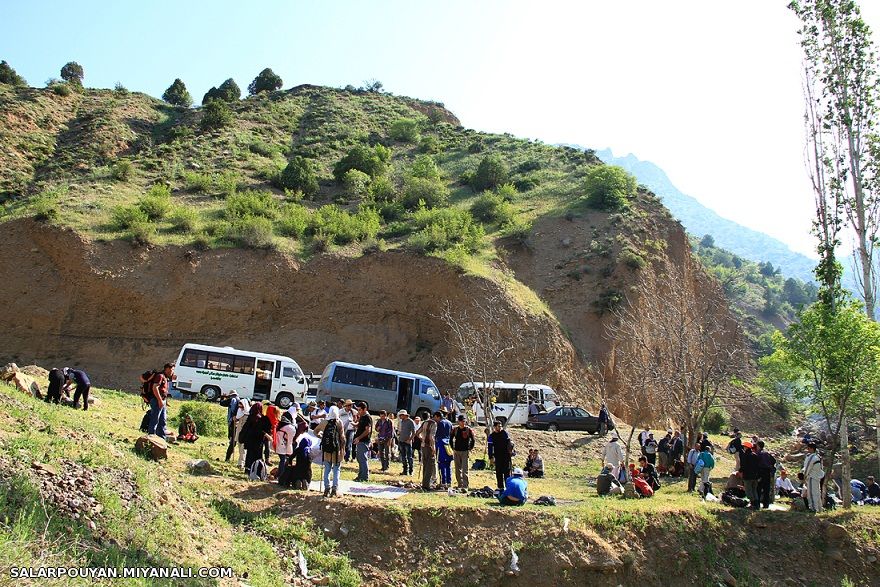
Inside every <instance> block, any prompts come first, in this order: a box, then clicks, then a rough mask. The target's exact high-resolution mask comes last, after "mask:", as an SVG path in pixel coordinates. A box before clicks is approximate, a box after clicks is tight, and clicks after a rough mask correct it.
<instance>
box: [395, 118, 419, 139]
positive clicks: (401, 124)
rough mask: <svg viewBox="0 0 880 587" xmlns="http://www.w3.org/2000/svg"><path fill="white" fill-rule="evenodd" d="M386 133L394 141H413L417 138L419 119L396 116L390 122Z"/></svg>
mask: <svg viewBox="0 0 880 587" xmlns="http://www.w3.org/2000/svg"><path fill="white" fill-rule="evenodd" d="M388 135H389V136H390V137H391V138H392V139H394V140H395V141H403V142H406V143H414V142H416V141H418V140H419V121H418V120H415V119H414V118H398V119H397V120H395V121H394V122H392V123H391V129H390V130H389V131H388Z"/></svg>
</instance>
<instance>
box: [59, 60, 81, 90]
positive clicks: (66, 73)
mask: <svg viewBox="0 0 880 587" xmlns="http://www.w3.org/2000/svg"><path fill="white" fill-rule="evenodd" d="M84 76H85V72H84V71H83V68H82V65H80V64H79V63H77V62H76V61H70V62H68V63H66V64H65V65H64V67H62V68H61V79H63V80H64V81H66V82H69V83H71V84H74V85H77V86H81V85H82V81H83V77H84Z"/></svg>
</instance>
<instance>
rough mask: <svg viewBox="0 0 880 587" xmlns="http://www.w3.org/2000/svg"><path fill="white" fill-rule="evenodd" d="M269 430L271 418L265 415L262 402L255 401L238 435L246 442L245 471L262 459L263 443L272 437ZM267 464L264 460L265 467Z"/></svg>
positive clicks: (242, 441)
mask: <svg viewBox="0 0 880 587" xmlns="http://www.w3.org/2000/svg"><path fill="white" fill-rule="evenodd" d="M269 431H270V429H269V418H267V417H266V416H264V415H263V405H262V404H261V403H260V402H254V404H253V405H252V406H251V410H250V413H249V414H248V417H247V420H245V423H244V426H242V429H241V433H239V435H238V439H239V441H240V442H241V443H242V444H244V451H245V459H244V470H245V471H251V468H252V467H253V465H254V463H255V462H257V461H261V460H262V459H261V458H260V457H262V456H263V443H264V442H265V441H266V440H270V439H271V438H272V436H271V435H270V434H269ZM265 465H266V463H265V461H263V466H264V467H265Z"/></svg>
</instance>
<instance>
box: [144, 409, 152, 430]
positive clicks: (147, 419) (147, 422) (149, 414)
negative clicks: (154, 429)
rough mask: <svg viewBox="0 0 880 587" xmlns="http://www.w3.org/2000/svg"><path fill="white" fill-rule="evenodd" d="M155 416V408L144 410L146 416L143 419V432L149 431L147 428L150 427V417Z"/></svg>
mask: <svg viewBox="0 0 880 587" xmlns="http://www.w3.org/2000/svg"><path fill="white" fill-rule="evenodd" d="M152 417H153V410H147V411H146V412H144V417H143V419H142V420H141V432H143V433H144V434H146V433H147V430H149V429H150V418H152Z"/></svg>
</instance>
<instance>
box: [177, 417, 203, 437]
mask: <svg viewBox="0 0 880 587" xmlns="http://www.w3.org/2000/svg"><path fill="white" fill-rule="evenodd" d="M198 438H199V435H198V433H197V430H196V423H195V422H193V419H192V416H190V415H189V414H187V415H185V416H184V417H183V420H181V421H180V426H179V427H178V428H177V440H180V441H183V442H195V441H196V440H197V439H198Z"/></svg>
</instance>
